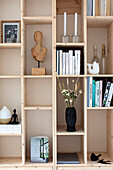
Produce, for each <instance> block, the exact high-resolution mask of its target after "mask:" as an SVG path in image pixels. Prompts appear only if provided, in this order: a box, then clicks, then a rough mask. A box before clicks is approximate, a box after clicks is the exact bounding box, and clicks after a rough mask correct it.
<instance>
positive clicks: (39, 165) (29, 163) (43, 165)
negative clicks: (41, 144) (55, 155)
mask: <svg viewBox="0 0 113 170" xmlns="http://www.w3.org/2000/svg"><path fill="white" fill-rule="evenodd" d="M24 166H27V167H52V166H53V161H52V158H50V160H49V162H48V163H32V162H31V161H30V158H27V160H26V162H25V165H24Z"/></svg>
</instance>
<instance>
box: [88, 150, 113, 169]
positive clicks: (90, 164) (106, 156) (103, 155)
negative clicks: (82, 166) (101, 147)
mask: <svg viewBox="0 0 113 170" xmlns="http://www.w3.org/2000/svg"><path fill="white" fill-rule="evenodd" d="M95 154H96V155H98V154H102V156H101V157H100V158H99V159H104V160H105V161H107V160H111V158H110V156H109V154H108V153H106V152H96V153H95ZM90 156H91V152H89V153H88V161H87V166H93V167H98V166H99V167H100V166H102V167H103V166H105V167H106V166H113V161H112V162H111V165H106V164H100V163H97V161H91V159H90Z"/></svg>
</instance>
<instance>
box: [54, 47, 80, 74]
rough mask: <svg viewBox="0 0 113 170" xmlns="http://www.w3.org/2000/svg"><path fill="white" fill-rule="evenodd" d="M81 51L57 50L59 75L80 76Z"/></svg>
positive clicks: (57, 70)
mask: <svg viewBox="0 0 113 170" xmlns="http://www.w3.org/2000/svg"><path fill="white" fill-rule="evenodd" d="M80 58H81V51H80V50H75V51H73V50H69V52H63V50H57V55H56V72H57V74H58V75H80Z"/></svg>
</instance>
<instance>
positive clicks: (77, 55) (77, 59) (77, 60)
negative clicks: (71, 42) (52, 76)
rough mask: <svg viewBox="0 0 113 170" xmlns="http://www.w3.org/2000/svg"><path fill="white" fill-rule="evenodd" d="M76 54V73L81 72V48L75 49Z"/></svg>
mask: <svg viewBox="0 0 113 170" xmlns="http://www.w3.org/2000/svg"><path fill="white" fill-rule="evenodd" d="M75 56H76V75H79V74H80V50H75Z"/></svg>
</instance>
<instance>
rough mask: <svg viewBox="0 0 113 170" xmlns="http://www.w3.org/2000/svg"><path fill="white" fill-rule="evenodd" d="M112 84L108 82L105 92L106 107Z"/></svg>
mask: <svg viewBox="0 0 113 170" xmlns="http://www.w3.org/2000/svg"><path fill="white" fill-rule="evenodd" d="M110 86H111V82H107V85H106V89H105V93H104V99H103V106H104V107H105V105H106V101H107V98H108V94H109V89H110Z"/></svg>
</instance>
